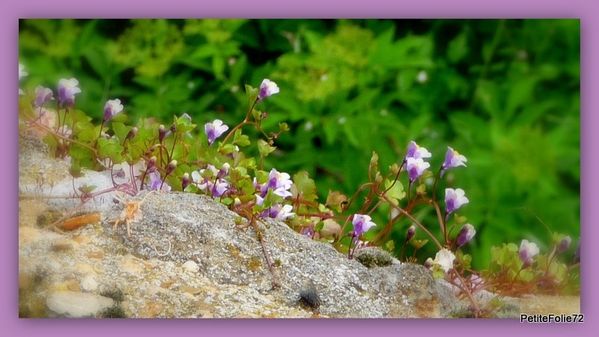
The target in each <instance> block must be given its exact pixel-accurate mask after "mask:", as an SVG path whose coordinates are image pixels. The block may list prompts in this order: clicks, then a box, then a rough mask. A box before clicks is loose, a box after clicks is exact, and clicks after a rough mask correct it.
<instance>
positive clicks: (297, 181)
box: [291, 171, 318, 201]
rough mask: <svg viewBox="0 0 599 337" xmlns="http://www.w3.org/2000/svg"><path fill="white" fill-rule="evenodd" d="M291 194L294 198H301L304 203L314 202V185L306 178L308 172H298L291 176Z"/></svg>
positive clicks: (315, 197)
mask: <svg viewBox="0 0 599 337" xmlns="http://www.w3.org/2000/svg"><path fill="white" fill-rule="evenodd" d="M291 193H292V194H293V197H294V198H297V197H301V198H302V199H304V200H306V201H316V199H317V198H318V196H317V195H316V184H315V183H314V180H312V179H311V178H310V177H309V176H308V172H306V171H300V172H298V173H296V174H294V175H293V185H292V186H291Z"/></svg>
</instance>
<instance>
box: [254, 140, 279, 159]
mask: <svg viewBox="0 0 599 337" xmlns="http://www.w3.org/2000/svg"><path fill="white" fill-rule="evenodd" d="M276 149H277V147H276V146H271V145H270V144H268V143H267V142H266V141H265V140H263V139H258V152H260V157H267V156H268V155H269V154H271V153H272V152H273V151H274V150H276Z"/></svg>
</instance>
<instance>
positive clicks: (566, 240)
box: [557, 236, 572, 254]
mask: <svg viewBox="0 0 599 337" xmlns="http://www.w3.org/2000/svg"><path fill="white" fill-rule="evenodd" d="M571 244H572V238H571V237H569V236H564V237H563V238H562V239H561V240H560V241H559V244H558V245H557V252H558V253H560V254H561V253H563V252H565V251H566V250H568V249H569V248H570V245H571Z"/></svg>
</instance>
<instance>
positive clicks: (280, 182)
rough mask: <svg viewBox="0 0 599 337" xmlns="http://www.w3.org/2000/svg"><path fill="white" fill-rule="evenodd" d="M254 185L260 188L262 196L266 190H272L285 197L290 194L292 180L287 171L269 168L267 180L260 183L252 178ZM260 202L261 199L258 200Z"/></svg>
mask: <svg viewBox="0 0 599 337" xmlns="http://www.w3.org/2000/svg"><path fill="white" fill-rule="evenodd" d="M254 185H255V186H256V187H257V188H259V189H260V197H261V198H264V197H265V196H266V194H267V193H268V190H272V191H273V193H274V194H276V195H278V196H281V197H283V198H287V197H290V196H291V192H290V191H289V189H291V185H293V182H292V181H291V177H290V176H289V174H288V173H285V172H279V171H277V170H276V169H274V168H273V169H272V170H270V173H269V174H268V181H267V182H266V183H264V184H262V185H260V184H258V183H257V182H256V180H255V179H254ZM259 202H261V201H259Z"/></svg>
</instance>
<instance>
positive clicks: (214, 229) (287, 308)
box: [19, 148, 464, 318]
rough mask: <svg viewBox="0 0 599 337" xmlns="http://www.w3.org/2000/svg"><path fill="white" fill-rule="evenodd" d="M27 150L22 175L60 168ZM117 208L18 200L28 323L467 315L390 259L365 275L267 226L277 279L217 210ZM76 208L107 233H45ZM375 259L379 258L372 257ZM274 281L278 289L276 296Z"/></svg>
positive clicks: (195, 203)
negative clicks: (307, 297)
mask: <svg viewBox="0 0 599 337" xmlns="http://www.w3.org/2000/svg"><path fill="white" fill-rule="evenodd" d="M25 150H26V151H28V154H27V155H25V156H22V157H21V165H22V167H28V165H31V163H30V162H29V161H34V162H36V163H37V165H41V167H52V165H53V164H54V163H55V162H56V161H55V160H52V159H49V158H48V157H47V154H45V153H44V151H38V152H35V148H26V149H25ZM21 151H24V149H23V148H21ZM36 153H37V155H35V154H36ZM57 165H58V166H61V165H64V163H62V162H60V163H59V164H57ZM61 167H62V166H61ZM37 173H38V171H37V169H35V170H33V169H31V170H30V169H27V170H22V171H21V174H22V177H21V180H20V183H21V186H20V188H21V191H22V192H23V191H29V190H30V188H32V186H31V185H32V184H40V182H39V181H38V180H36V179H32V177H28V176H27V175H30V174H37ZM66 179H69V178H68V177H67V178H66ZM52 183H53V184H62V183H64V181H60V180H59V181H53V182H52ZM41 188H42V189H44V188H46V186H41ZM120 197H121V199H122V200H123V202H121V203H116V204H115V203H112V202H110V203H106V202H104V203H102V206H101V207H100V206H97V208H94V207H95V206H94V204H93V202H90V203H89V204H86V205H85V206H84V207H78V205H77V202H76V201H73V200H67V201H63V202H60V201H57V200H55V199H47V198H44V197H39V198H24V199H21V202H20V205H19V206H20V214H19V226H20V227H19V228H20V230H19V294H20V301H19V302H20V314H21V316H24V317H48V316H56V315H59V316H60V315H62V316H68V317H81V316H88V315H91V316H94V317H123V316H124V317H171V318H173V317H177V318H210V317H303V318H309V317H344V318H378V317H385V318H394V317H398V318H405V317H451V316H452V313H454V312H456V311H459V308H463V307H464V304H463V302H461V301H459V300H458V299H457V298H456V297H455V296H454V294H453V292H452V291H451V289H449V287H447V286H446V285H444V284H442V283H439V282H437V281H435V280H434V279H433V278H432V276H431V273H430V272H429V271H428V270H427V269H425V268H424V267H422V266H420V265H413V264H402V263H400V262H399V261H397V260H396V259H394V258H393V257H391V256H388V255H385V256H384V259H383V260H384V261H383V263H380V264H379V263H375V264H369V267H366V266H364V265H363V264H362V263H360V262H358V261H357V260H355V259H352V260H349V259H348V258H347V257H346V256H345V255H343V254H341V253H339V252H337V251H336V250H335V249H334V248H333V247H332V246H331V245H330V244H328V243H323V242H318V241H314V240H311V239H309V238H307V237H305V236H302V235H300V234H298V233H296V232H294V231H293V230H291V229H290V228H289V227H288V226H287V225H286V224H285V223H281V222H275V221H266V222H262V223H260V224H259V228H260V231H261V233H262V235H263V238H264V242H265V244H266V248H267V254H268V255H269V256H270V257H271V259H272V261H273V263H274V265H275V267H274V271H275V272H274V275H273V274H272V273H271V272H270V271H269V268H268V267H267V264H266V259H265V255H264V253H263V251H262V246H261V245H260V241H259V240H258V237H257V234H256V231H255V230H254V228H253V227H251V226H248V225H247V222H246V221H245V220H244V221H238V215H237V214H235V213H233V212H231V211H230V210H228V209H227V208H226V207H225V206H224V205H222V204H220V203H218V202H216V201H214V200H212V199H211V198H209V197H206V196H202V195H194V194H189V193H177V192H174V193H159V192H152V193H147V192H144V193H141V194H140V195H138V196H136V197H133V198H131V197H125V196H120ZM127 202H141V204H140V211H141V214H142V216H141V217H140V220H139V221H136V222H132V223H131V224H130V227H131V236H128V235H127V231H126V226H125V225H124V223H123V224H121V225H119V226H117V227H116V228H114V227H113V224H114V220H115V219H117V218H119V217H120V216H121V213H122V210H123V203H127ZM74 208H77V209H78V210H80V209H87V210H89V211H94V210H97V211H101V212H102V221H101V223H97V224H90V225H86V226H84V227H81V228H79V229H77V230H75V231H70V232H61V231H57V230H55V229H54V228H53V227H51V226H49V225H48V223H49V221H46V220H45V221H38V220H40V219H43V218H44V216H46V217H48V214H54V213H56V212H58V213H59V214H69V213H72V211H73V209H74ZM54 217H55V216H54ZM369 251H370V253H372V252H373V251H374V250H366V251H364V253H368V252H369ZM370 253H368V254H370ZM379 253H380V252H379ZM361 254H362V253H359V254H358V255H361ZM379 255H380V254H379ZM377 256H378V255H377ZM377 260H378V259H377ZM273 280H277V281H278V283H279V284H280V286H279V287H274V288H273ZM306 285H310V287H312V288H311V289H310V291H312V292H315V293H316V294H317V298H318V304H319V305H318V306H314V307H309V306H306V305H301V304H300V293H302V292H304V294H305V291H306ZM57 294H62V295H60V296H63V297H60V296H58V295H57ZM64 294H69V295H68V296H67V297H66V298H65V297H64V296H65V295H64ZM57 296H58V297H57ZM69 296H70V297H69ZM73 296H79V297H82V296H83V297H85V298H86V299H88V300H87V301H86V302H87V303H88V304H89V303H92V302H93V301H96V302H98V301H99V302H98V303H101V304H102V305H101V307H102V308H100V305H97V306H95V307H94V310H92V309H91V305H88V308H87V309H89V310H87V311H85V310H83V309H81V311H77V310H79V309H80V308H75V307H74V306H72V305H70V304H72V302H73V301H72V297H73ZM92 297H93V298H94V300H91V298H92ZM98 298H101V299H102V300H98ZM105 298H107V299H108V300H110V303H108V302H109V301H108V300H104V299H105ZM315 298H316V297H315ZM84 302H85V301H84ZM96 304H97V303H96Z"/></svg>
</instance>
